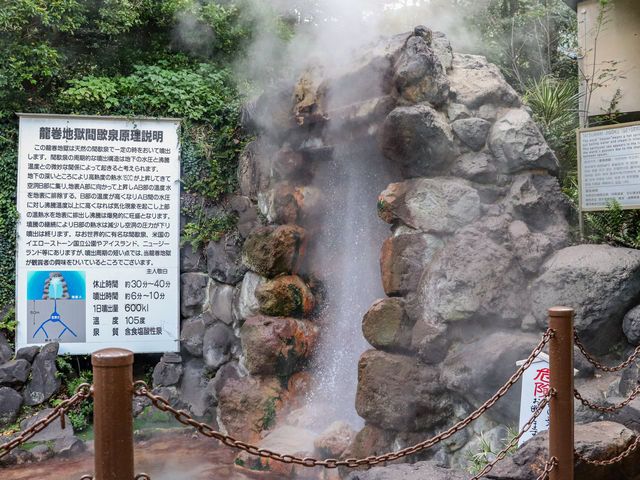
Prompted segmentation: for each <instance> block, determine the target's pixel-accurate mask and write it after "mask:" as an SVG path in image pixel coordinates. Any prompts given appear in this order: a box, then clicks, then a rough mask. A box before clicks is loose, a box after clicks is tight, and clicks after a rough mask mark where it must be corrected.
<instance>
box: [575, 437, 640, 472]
mask: <svg viewBox="0 0 640 480" xmlns="http://www.w3.org/2000/svg"><path fill="white" fill-rule="evenodd" d="M638 445H640V435H637V434H636V439H635V440H634V442H633V443H632V444H631V445H629V446H628V447H627V448H626V449H625V451H624V452H622V453H620V454H619V455H616V456H615V457H613V458H610V459H608V460H591V459H590V458H587V457H585V456H584V455H582V454H581V453H579V452H578V451H577V450H574V451H573V454H574V455H575V457H576V458H577V459H578V460H581V461H583V462H586V463H590V464H591V465H596V466H598V467H603V466H606V465H613V464H614V463H617V462H619V461H621V460H622V459H623V458H625V457H628V456H629V455H631V452H633V451H634V450H635V449H636V448H638Z"/></svg>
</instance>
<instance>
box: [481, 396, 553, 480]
mask: <svg viewBox="0 0 640 480" xmlns="http://www.w3.org/2000/svg"><path fill="white" fill-rule="evenodd" d="M555 394H556V392H555V391H554V390H553V389H551V390H550V391H549V393H548V394H547V395H545V396H544V398H543V399H542V401H541V402H540V403H539V404H538V407H537V408H536V409H535V410H534V412H533V415H531V418H530V419H529V421H528V422H527V423H525V424H524V425H523V426H522V428H521V429H520V431H519V432H518V434H517V435H516V436H515V437H513V438H512V439H511V441H510V442H509V443H508V444H507V446H506V447H504V448H503V449H502V450H501V451H500V452H499V453H498V454H497V455H496V458H495V459H494V460H493V461H492V462H491V463H488V464H486V465H485V466H484V468H483V469H482V470H480V472H478V473H477V474H476V475H474V476H473V477H471V478H470V479H469V480H478V479H479V478H480V477H483V476H484V475H486V474H487V473H489V472H490V471H491V469H492V468H493V467H494V466H495V464H496V463H498V462H499V461H501V460H503V459H504V458H505V457H506V456H507V455H508V453H509V450H511V449H512V448H513V447H515V446H516V444H517V443H518V441H519V440H520V437H522V435H524V434H525V432H527V431H528V430H529V429H530V428H531V425H533V422H535V421H536V419H537V418H538V417H539V416H540V414H541V413H542V410H544V407H546V406H547V405H548V404H549V398H550V397H552V396H555ZM545 470H546V467H545Z"/></svg>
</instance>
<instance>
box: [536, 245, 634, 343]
mask: <svg viewBox="0 0 640 480" xmlns="http://www.w3.org/2000/svg"><path fill="white" fill-rule="evenodd" d="M639 293H640V252H639V251H638V250H633V249H630V248H618V247H611V246H608V245H577V246H574V247H567V248H564V249H562V250H559V251H558V252H556V253H554V254H553V255H552V256H551V257H550V258H549V259H548V260H547V261H546V262H545V264H544V266H543V268H542V275H540V276H539V277H538V278H537V279H536V280H535V281H534V283H533V285H532V290H531V298H532V312H533V315H534V316H535V317H536V320H537V322H538V325H539V326H540V327H544V328H546V326H547V309H548V308H549V307H552V306H556V305H563V306H567V307H572V308H574V309H575V312H576V314H575V327H576V329H577V330H578V333H579V334H580V335H581V338H582V341H583V343H584V344H585V346H586V347H587V348H588V349H589V350H591V351H592V353H595V354H599V353H600V354H602V353H606V352H607V351H608V350H609V348H610V347H611V345H613V344H615V343H616V342H619V341H620V340H621V339H622V338H623V331H622V318H623V316H624V314H625V313H626V312H627V311H628V309H629V308H631V307H632V306H634V305H635V304H636V300H637V298H638V294H639Z"/></svg>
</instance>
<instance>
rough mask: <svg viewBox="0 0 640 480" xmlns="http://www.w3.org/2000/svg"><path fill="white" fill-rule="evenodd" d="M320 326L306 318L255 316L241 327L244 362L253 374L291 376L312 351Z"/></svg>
mask: <svg viewBox="0 0 640 480" xmlns="http://www.w3.org/2000/svg"><path fill="white" fill-rule="evenodd" d="M316 336H317V328H316V327H314V326H312V325H311V324H310V323H308V322H305V321H303V320H296V319H294V318H282V317H264V316H258V317H251V318H248V319H247V320H246V321H245V322H244V325H242V328H241V329H240V340H241V341H242V353H243V355H244V363H245V366H246V367H247V370H249V373H251V374H265V375H274V374H275V375H277V376H280V377H288V376H290V375H291V374H292V373H294V372H296V371H298V370H300V368H301V367H302V366H303V365H304V363H305V361H306V360H307V359H308V358H309V356H310V355H311V349H312V348H313V345H314V344H315V340H316Z"/></svg>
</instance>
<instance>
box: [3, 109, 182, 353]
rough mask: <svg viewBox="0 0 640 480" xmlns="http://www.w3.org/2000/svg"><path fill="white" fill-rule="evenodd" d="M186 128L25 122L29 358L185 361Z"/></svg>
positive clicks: (22, 265)
mask: <svg viewBox="0 0 640 480" xmlns="http://www.w3.org/2000/svg"><path fill="white" fill-rule="evenodd" d="M178 126H179V120H176V119H160V120H157V119H153V120H152V119H126V118H110V117H88V116H63V115H28V114H24V115H20V146H19V154H18V155H19V159H18V160H19V161H18V194H17V196H18V198H17V203H18V213H19V215H20V220H19V224H18V254H17V263H16V315H17V320H18V330H17V334H16V347H17V348H21V347H25V346H28V345H42V344H45V343H47V342H54V341H55V342H59V343H60V352H62V353H73V354H85V353H91V352H93V351H95V350H99V349H101V348H106V347H121V348H127V349H130V350H132V351H134V352H164V351H176V350H177V349H178V338H179V331H178V330H179V248H178V244H179V228H180V188H179V180H180V166H179V158H178V157H179V142H178Z"/></svg>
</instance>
